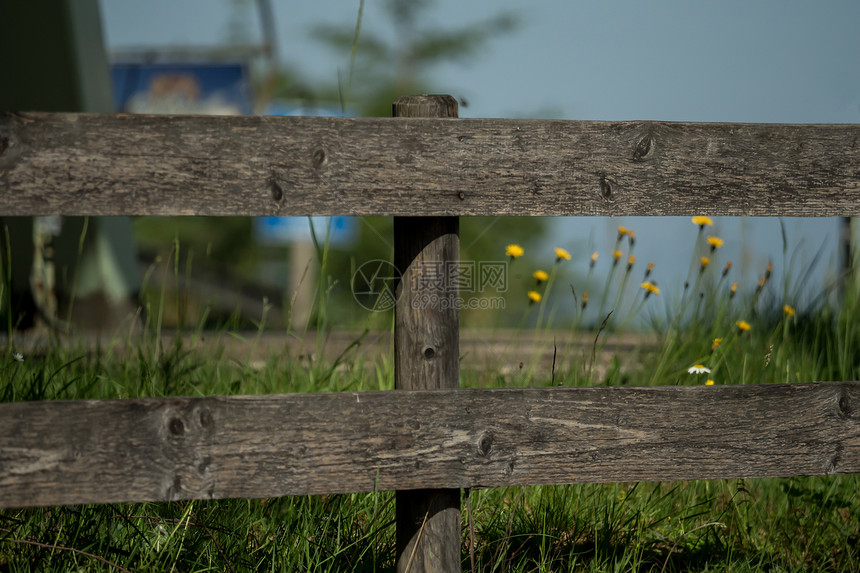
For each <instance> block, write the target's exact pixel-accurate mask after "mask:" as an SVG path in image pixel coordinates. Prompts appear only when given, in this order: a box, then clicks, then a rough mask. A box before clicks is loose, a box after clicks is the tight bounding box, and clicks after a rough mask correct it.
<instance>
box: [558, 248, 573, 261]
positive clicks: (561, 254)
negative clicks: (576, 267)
mask: <svg viewBox="0 0 860 573" xmlns="http://www.w3.org/2000/svg"><path fill="white" fill-rule="evenodd" d="M555 258H556V262H558V261H561V260H565V261H569V260H570V253H568V252H567V251H565V250H564V249H562V248H561V247H556V248H555Z"/></svg>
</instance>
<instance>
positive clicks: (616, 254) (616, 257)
mask: <svg viewBox="0 0 860 573" xmlns="http://www.w3.org/2000/svg"><path fill="white" fill-rule="evenodd" d="M612 256H613V257H614V258H615V260H616V261H617V260H618V259H620V258H621V251H612Z"/></svg>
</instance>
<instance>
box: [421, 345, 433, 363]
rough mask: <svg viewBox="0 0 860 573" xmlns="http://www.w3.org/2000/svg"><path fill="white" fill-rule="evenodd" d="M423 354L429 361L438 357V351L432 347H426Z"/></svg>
mask: <svg viewBox="0 0 860 573" xmlns="http://www.w3.org/2000/svg"><path fill="white" fill-rule="evenodd" d="M421 352H422V353H423V354H424V358H425V359H427V360H432V359H433V358H435V357H436V349H435V348H433V347H432V346H426V347H425V348H424V350H422V351H421Z"/></svg>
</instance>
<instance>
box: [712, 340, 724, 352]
mask: <svg viewBox="0 0 860 573" xmlns="http://www.w3.org/2000/svg"><path fill="white" fill-rule="evenodd" d="M722 341H723V339H722V338H715V339H714V343H713V344H711V350H716V349H717V347H718V346H719V345H720V342H722Z"/></svg>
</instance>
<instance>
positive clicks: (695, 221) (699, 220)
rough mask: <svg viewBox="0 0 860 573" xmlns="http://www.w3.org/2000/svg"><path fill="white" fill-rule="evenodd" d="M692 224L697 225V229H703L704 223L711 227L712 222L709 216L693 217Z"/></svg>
mask: <svg viewBox="0 0 860 573" xmlns="http://www.w3.org/2000/svg"><path fill="white" fill-rule="evenodd" d="M693 224H694V225H698V227H699V229H704V228H705V225H707V226H708V227H712V226H713V225H714V222H713V221H711V218H710V217H693Z"/></svg>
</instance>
